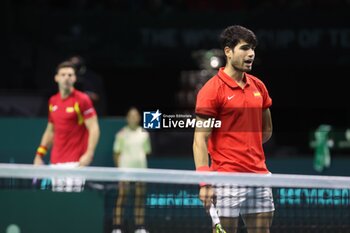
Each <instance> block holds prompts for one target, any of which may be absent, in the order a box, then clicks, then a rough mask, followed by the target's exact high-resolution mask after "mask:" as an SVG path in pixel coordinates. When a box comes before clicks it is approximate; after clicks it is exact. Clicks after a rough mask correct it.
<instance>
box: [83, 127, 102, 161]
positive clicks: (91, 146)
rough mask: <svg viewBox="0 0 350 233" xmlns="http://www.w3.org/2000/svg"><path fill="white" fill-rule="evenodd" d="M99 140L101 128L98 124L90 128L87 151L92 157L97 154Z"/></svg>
mask: <svg viewBox="0 0 350 233" xmlns="http://www.w3.org/2000/svg"><path fill="white" fill-rule="evenodd" d="M99 138H100V128H99V126H98V124H93V125H92V126H91V127H90V128H89V139H88V146H87V150H86V152H87V153H89V154H91V155H93V154H94V153H95V150H96V146H97V143H98V140H99Z"/></svg>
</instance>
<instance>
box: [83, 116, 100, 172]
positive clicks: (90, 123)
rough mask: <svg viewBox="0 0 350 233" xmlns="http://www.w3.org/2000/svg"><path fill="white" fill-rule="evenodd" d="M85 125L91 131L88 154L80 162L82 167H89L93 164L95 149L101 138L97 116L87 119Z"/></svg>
mask: <svg viewBox="0 0 350 233" xmlns="http://www.w3.org/2000/svg"><path fill="white" fill-rule="evenodd" d="M84 123H85V126H86V128H87V130H88V131H89V138H88V146H87V149H86V152H85V153H84V154H83V155H82V156H81V157H80V160H79V165H80V166H88V165H89V164H90V163H91V162H92V160H93V157H94V153H95V149H96V146H97V143H98V140H99V138H100V127H99V124H98V119H97V116H96V115H95V116H92V117H90V118H88V119H85V120H84Z"/></svg>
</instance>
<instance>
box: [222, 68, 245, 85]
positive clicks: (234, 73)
mask: <svg viewBox="0 0 350 233" xmlns="http://www.w3.org/2000/svg"><path fill="white" fill-rule="evenodd" d="M224 72H225V73H226V74H227V75H228V76H230V77H231V78H232V79H233V80H235V81H236V82H237V83H243V82H244V72H243V71H240V70H236V69H235V68H233V67H232V66H230V65H226V66H225V68H224Z"/></svg>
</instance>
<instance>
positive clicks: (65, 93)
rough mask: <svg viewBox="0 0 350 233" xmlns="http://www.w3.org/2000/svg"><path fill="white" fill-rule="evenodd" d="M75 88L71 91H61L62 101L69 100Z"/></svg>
mask: <svg viewBox="0 0 350 233" xmlns="http://www.w3.org/2000/svg"><path fill="white" fill-rule="evenodd" d="M73 90H74V88H70V89H60V90H59V92H60V96H61V98H62V99H66V98H68V96H70V95H71V94H72V92H73Z"/></svg>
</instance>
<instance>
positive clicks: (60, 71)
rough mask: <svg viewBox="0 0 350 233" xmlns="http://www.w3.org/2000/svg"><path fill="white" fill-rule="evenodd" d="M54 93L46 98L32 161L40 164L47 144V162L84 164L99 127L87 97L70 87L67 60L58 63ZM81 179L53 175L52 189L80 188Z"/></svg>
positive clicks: (71, 73)
mask: <svg viewBox="0 0 350 233" xmlns="http://www.w3.org/2000/svg"><path fill="white" fill-rule="evenodd" d="M55 81H56V83H57V84H58V93H57V94H55V95H53V96H52V97H51V98H50V100H49V119H48V123H47V126H46V129H45V131H44V133H43V135H42V138H41V142H40V146H39V147H38V149H37V152H36V155H35V158H34V164H35V165H41V164H44V160H43V156H45V154H46V153H47V152H48V150H49V149H50V147H51V146H52V150H51V157H50V165H51V166H53V167H62V168H74V167H79V166H88V165H89V164H90V163H91V162H92V160H93V156H94V153H95V148H96V145H97V143H98V140H99V135H100V129H99V124H98V120H97V115H96V111H95V108H94V106H93V104H92V101H91V100H90V98H89V96H88V95H86V94H85V93H82V92H80V91H78V90H76V89H74V83H75V82H76V75H75V67H74V65H73V64H72V63H70V62H63V63H61V64H59V65H58V67H57V70H56V75H55ZM83 185H84V180H82V179H78V178H70V177H67V178H64V179H63V178H54V179H53V180H52V188H53V190H54V191H67V192H71V191H77V192H79V191H81V190H82V188H83Z"/></svg>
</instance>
